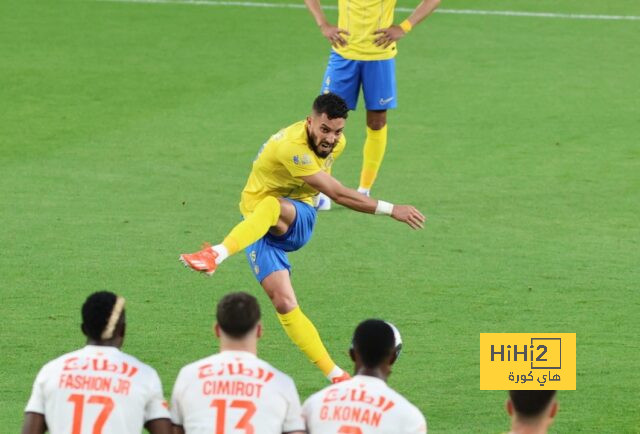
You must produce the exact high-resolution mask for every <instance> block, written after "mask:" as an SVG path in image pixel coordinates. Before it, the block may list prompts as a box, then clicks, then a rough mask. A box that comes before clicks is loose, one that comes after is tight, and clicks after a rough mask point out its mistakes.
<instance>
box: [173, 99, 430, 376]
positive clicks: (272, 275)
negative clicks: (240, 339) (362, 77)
mask: <svg viewBox="0 0 640 434" xmlns="http://www.w3.org/2000/svg"><path fill="white" fill-rule="evenodd" d="M348 113H349V110H348V108H347V105H346V103H345V102H344V100H343V99H342V98H340V97H339V96H337V95H335V94H332V93H328V94H324V95H320V96H319V97H317V98H316V99H315V101H314V103H313V108H312V111H311V114H310V116H308V117H307V119H306V120H303V121H300V122H296V123H295V124H293V125H290V126H288V127H287V128H284V129H282V130H280V131H279V132H278V133H276V134H274V135H273V136H271V138H270V139H269V140H268V141H267V142H266V143H265V144H264V145H263V146H262V148H261V149H260V152H259V153H258V156H257V157H256V159H255V161H254V162H253V167H252V169H251V173H250V174H249V179H248V180H247V184H246V185H245V187H244V190H243V191H242V196H241V199H240V212H241V213H242V216H243V221H242V222H240V223H238V224H237V225H236V226H235V227H234V228H233V229H232V230H231V232H229V233H228V235H227V236H226V237H225V238H224V239H223V240H222V242H221V243H219V244H216V245H214V246H205V248H204V249H202V250H200V251H199V252H195V253H189V254H188V253H185V254H182V255H180V260H181V261H182V262H183V263H184V264H185V265H187V266H188V267H190V268H192V269H194V270H196V271H200V272H203V273H206V274H208V275H211V274H213V273H214V272H215V271H216V269H217V267H218V266H219V265H220V263H222V261H224V260H225V259H226V258H227V257H229V256H231V255H233V254H235V253H238V252H239V251H241V250H243V249H244V250H245V253H246V255H247V260H248V262H249V265H250V266H251V271H252V272H253V273H254V275H255V277H256V279H257V280H258V282H260V285H261V286H262V288H263V289H264V290H265V292H266V293H267V295H268V296H269V298H270V299H271V302H272V303H273V306H274V307H275V309H276V312H277V314H278V319H279V320H280V323H281V324H282V327H283V328H284V330H285V332H286V333H287V335H288V336H289V338H291V340H292V341H293V342H294V343H295V344H296V345H297V346H298V347H299V348H300V350H302V352H304V353H305V354H306V356H307V357H308V358H309V360H311V361H312V362H313V363H314V364H315V365H316V366H317V367H318V368H319V369H320V370H321V371H322V373H323V374H324V375H325V376H326V377H327V378H328V379H329V380H330V381H332V382H337V381H340V380H345V379H348V378H349V374H348V373H346V372H344V371H343V370H342V369H340V368H339V367H338V366H337V365H336V364H335V363H334V361H333V360H332V359H331V357H330V356H329V353H328V352H327V349H326V348H325V346H324V345H323V343H322V340H321V339H320V335H319V334H318V331H317V330H316V328H315V326H314V325H313V323H312V322H311V321H310V320H309V318H307V316H306V315H305V314H304V313H303V312H302V310H301V309H300V306H298V301H297V299H296V294H295V291H294V289H293V285H292V284H291V277H290V272H291V265H290V264H289V259H288V257H287V253H288V252H293V251H296V250H298V249H301V248H302V247H303V246H304V245H305V244H306V243H307V242H308V241H309V239H310V238H311V234H312V233H313V227H314V225H315V221H316V210H315V209H314V208H313V206H312V203H313V201H312V198H313V197H314V196H315V195H317V194H318V192H322V193H324V194H326V195H327V196H329V197H330V198H331V199H333V200H335V201H336V202H337V203H339V204H340V205H343V206H345V207H347V208H350V209H352V210H355V211H359V212H363V213H368V214H378V215H387V216H391V217H392V218H393V219H395V220H398V221H400V222H403V223H406V224H407V225H409V226H410V227H411V228H413V229H420V228H422V226H423V223H424V221H425V217H424V215H422V213H420V211H418V210H417V209H415V208H414V207H413V206H410V205H392V204H390V203H388V202H385V201H382V200H375V199H372V198H370V197H367V196H365V195H362V194H359V193H358V192H357V191H355V190H352V189H350V188H347V187H345V186H343V185H342V184H341V183H340V182H338V180H336V179H335V178H333V177H332V176H331V175H330V174H329V173H328V172H329V169H330V168H331V164H332V163H333V161H334V160H335V159H336V158H338V157H339V156H340V154H341V153H342V151H343V150H344V147H345V145H346V139H345V138H344V135H343V134H342V130H343V129H344V125H345V123H346V120H347V115H348Z"/></svg>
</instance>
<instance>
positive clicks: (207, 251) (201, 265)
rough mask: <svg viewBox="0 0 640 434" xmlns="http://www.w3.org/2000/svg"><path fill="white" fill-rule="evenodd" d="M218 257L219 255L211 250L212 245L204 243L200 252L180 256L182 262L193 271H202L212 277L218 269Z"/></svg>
mask: <svg viewBox="0 0 640 434" xmlns="http://www.w3.org/2000/svg"><path fill="white" fill-rule="evenodd" d="M217 257H218V254H217V253H216V252H214V251H213V250H212V249H211V244H209V243H204V244H203V245H202V250H200V251H199V252H195V253H183V254H182V255H180V261H182V263H183V264H184V265H185V266H186V267H189V268H191V269H192V270H195V271H201V272H203V273H205V274H207V275H209V276H211V275H212V274H213V273H215V271H216V268H217V267H218V264H216V258H217Z"/></svg>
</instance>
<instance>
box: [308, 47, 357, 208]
mask: <svg viewBox="0 0 640 434" xmlns="http://www.w3.org/2000/svg"><path fill="white" fill-rule="evenodd" d="M360 69H361V66H360V63H359V62H358V61H357V60H351V59H345V58H344V57H342V56H340V55H339V54H338V53H336V52H334V51H332V52H331V54H330V55H329V62H328V64H327V70H326V71H325V73H324V77H323V78H322V88H321V89H320V92H321V93H323V94H324V93H329V92H331V93H335V94H337V95H338V96H340V97H341V98H342V99H344V100H345V102H346V103H347V107H349V110H355V109H356V106H357V105H358V94H359V93H360V84H361V73H360V72H361V71H360ZM314 206H315V207H316V209H317V210H318V211H328V210H330V209H331V199H330V198H329V196H327V195H326V194H323V193H318V195H317V196H316V197H315V198H314Z"/></svg>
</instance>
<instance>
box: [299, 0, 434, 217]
mask: <svg viewBox="0 0 640 434" xmlns="http://www.w3.org/2000/svg"><path fill="white" fill-rule="evenodd" d="M305 4H306V5H307V8H308V9H309V11H310V12H311V14H312V15H313V18H314V19H315V21H316V24H317V25H318V27H320V30H321V31H322V34H323V35H324V37H325V38H327V39H328V40H329V42H331V45H332V46H333V49H332V50H331V54H330V55H329V63H328V65H327V70H326V72H325V74H324V78H323V80H322V91H321V92H322V93H327V92H332V93H336V94H338V95H340V96H341V97H342V98H343V99H344V100H345V101H346V102H347V106H348V107H349V110H355V109H356V105H357V102H358V94H359V92H360V87H361V86H362V91H363V95H364V101H365V106H366V108H367V136H366V139H365V142H364V149H363V161H362V171H361V172H360V186H359V187H358V191H359V192H360V193H363V194H366V195H369V192H370V191H371V187H372V186H373V183H374V181H375V179H376V176H377V175H378V170H379V168H380V165H381V164H382V159H383V157H384V152H385V149H386V147H387V110H388V109H392V108H396V107H397V103H398V101H397V92H396V71H395V69H396V66H395V55H396V52H397V49H396V41H397V40H398V39H400V38H402V37H404V36H405V35H406V34H407V33H409V32H410V31H411V29H412V28H413V27H415V26H416V25H417V24H418V23H419V22H420V21H422V20H423V19H425V18H426V17H427V16H428V15H429V14H431V12H433V11H434V10H435V9H436V7H438V4H440V0H422V2H421V3H420V4H419V5H418V6H417V7H416V9H415V10H414V11H413V13H412V14H411V15H410V16H409V18H407V19H406V20H404V21H402V22H401V23H400V24H399V25H394V24H393V22H394V19H393V11H394V8H395V5H396V0H338V26H337V27H336V26H333V25H332V24H330V23H329V22H328V21H327V19H326V17H325V15H324V12H323V11H322V8H321V6H320V0H305ZM316 207H317V208H318V209H320V210H326V209H330V208H331V201H330V199H329V198H328V197H327V196H325V195H323V194H322V193H321V194H320V195H319V196H318V198H316Z"/></svg>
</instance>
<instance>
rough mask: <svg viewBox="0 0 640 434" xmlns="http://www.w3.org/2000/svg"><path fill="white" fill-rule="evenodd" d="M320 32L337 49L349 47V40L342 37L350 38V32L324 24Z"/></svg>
mask: <svg viewBox="0 0 640 434" xmlns="http://www.w3.org/2000/svg"><path fill="white" fill-rule="evenodd" d="M320 31H321V32H322V34H323V35H324V37H325V38H327V39H328V40H329V42H331V45H333V46H334V47H335V48H338V47H340V46H341V47H344V46H346V45H347V40H346V39H345V38H344V37H343V36H342V35H345V36H349V35H350V33H349V32H348V31H346V30H344V29H341V28H339V27H336V26H332V25H331V24H323V25H322V26H320Z"/></svg>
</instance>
